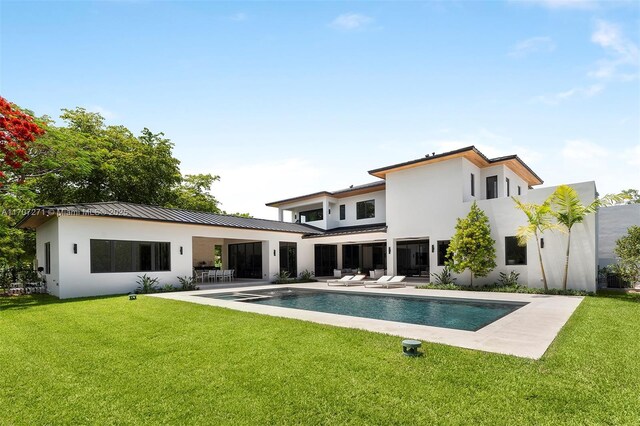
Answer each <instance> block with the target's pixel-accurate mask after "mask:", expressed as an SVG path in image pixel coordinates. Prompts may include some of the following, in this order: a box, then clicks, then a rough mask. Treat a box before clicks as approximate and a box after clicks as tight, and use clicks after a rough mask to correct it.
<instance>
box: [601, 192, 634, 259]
mask: <svg viewBox="0 0 640 426" xmlns="http://www.w3.org/2000/svg"><path fill="white" fill-rule="evenodd" d="M598 217H599V226H600V229H599V233H598V264H599V266H600V267H601V268H602V267H604V266H607V265H610V264H612V263H615V262H616V255H615V253H614V251H613V249H614V248H615V247H616V241H617V240H618V239H619V238H620V237H623V236H625V235H626V234H627V230H628V229H629V228H630V227H631V226H634V225H635V226H640V204H627V205H623V206H611V207H603V208H601V209H600V210H599V211H598Z"/></svg>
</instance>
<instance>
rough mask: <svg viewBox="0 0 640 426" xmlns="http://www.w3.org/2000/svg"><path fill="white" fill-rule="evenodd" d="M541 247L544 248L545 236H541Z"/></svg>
mask: <svg viewBox="0 0 640 426" xmlns="http://www.w3.org/2000/svg"><path fill="white" fill-rule="evenodd" d="M540 248H544V238H540Z"/></svg>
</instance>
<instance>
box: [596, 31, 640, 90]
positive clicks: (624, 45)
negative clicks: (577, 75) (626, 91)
mask: <svg viewBox="0 0 640 426" xmlns="http://www.w3.org/2000/svg"><path fill="white" fill-rule="evenodd" d="M591 41H592V42H593V43H595V44H596V45H598V46H600V47H602V48H603V49H604V51H605V53H606V54H607V56H608V57H607V58H606V59H601V60H600V61H598V64H597V67H596V69H595V70H593V71H591V72H590V73H589V76H590V77H595V78H599V79H611V78H615V79H619V80H623V81H629V80H634V79H636V78H637V75H638V66H639V64H640V61H639V54H638V46H636V44H635V43H633V42H632V41H631V40H629V39H628V38H626V37H625V36H624V34H623V32H622V29H621V28H620V27H619V26H618V25H616V24H613V23H611V22H607V21H604V20H598V21H597V22H596V29H595V31H594V32H593V34H592V35H591Z"/></svg>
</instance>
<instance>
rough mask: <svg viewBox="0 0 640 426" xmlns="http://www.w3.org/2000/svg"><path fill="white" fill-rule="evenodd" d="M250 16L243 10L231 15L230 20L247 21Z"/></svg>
mask: <svg viewBox="0 0 640 426" xmlns="http://www.w3.org/2000/svg"><path fill="white" fill-rule="evenodd" d="M248 18H249V17H248V16H247V14H246V13H243V12H238V13H235V14H233V15H231V16H230V17H229V19H230V20H232V21H235V22H243V21H246V20H247V19H248Z"/></svg>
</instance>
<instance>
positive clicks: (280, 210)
mask: <svg viewBox="0 0 640 426" xmlns="http://www.w3.org/2000/svg"><path fill="white" fill-rule="evenodd" d="M283 218H284V211H283V210H282V209H281V208H280V207H278V220H279V221H280V222H282V221H283Z"/></svg>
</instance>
